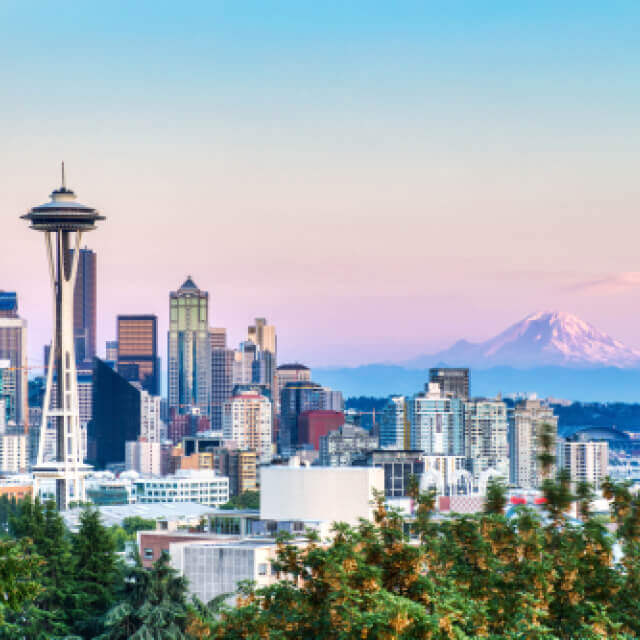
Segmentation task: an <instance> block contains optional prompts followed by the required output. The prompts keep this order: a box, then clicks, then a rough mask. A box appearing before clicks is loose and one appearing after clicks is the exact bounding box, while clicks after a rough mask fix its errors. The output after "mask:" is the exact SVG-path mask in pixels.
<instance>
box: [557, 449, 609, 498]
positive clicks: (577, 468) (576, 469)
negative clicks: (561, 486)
mask: <svg viewBox="0 0 640 640" xmlns="http://www.w3.org/2000/svg"><path fill="white" fill-rule="evenodd" d="M560 454H561V455H560V465H561V466H562V467H563V468H564V469H567V470H568V471H569V474H570V475H571V481H572V482H574V483H579V482H588V483H589V484H590V485H591V486H592V487H593V488H594V489H599V488H600V484H601V482H602V481H603V480H604V479H605V478H606V477H607V475H608V472H609V443H608V442H607V441H606V440H603V441H587V442H581V441H577V442H573V441H565V442H563V443H562V444H561V445H560Z"/></svg>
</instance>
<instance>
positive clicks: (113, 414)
mask: <svg viewBox="0 0 640 640" xmlns="http://www.w3.org/2000/svg"><path fill="white" fill-rule="evenodd" d="M94 363H95V364H94V371H93V418H92V419H91V422H89V427H88V433H87V440H88V443H87V459H88V460H89V461H90V462H91V463H92V464H93V465H94V466H96V467H97V468H98V469H104V468H105V467H106V466H107V465H109V464H122V463H124V462H125V459H126V451H125V443H126V442H127V441H134V440H137V439H138V436H139V435H140V416H141V407H140V396H141V394H140V390H139V389H138V388H136V387H135V386H133V385H132V384H131V383H130V382H128V381H127V380H125V379H124V378H123V377H122V376H121V375H120V374H119V373H117V372H116V371H114V370H113V369H112V368H111V367H110V366H109V365H108V364H106V363H105V362H104V361H102V360H100V359H99V358H95V359H94Z"/></svg>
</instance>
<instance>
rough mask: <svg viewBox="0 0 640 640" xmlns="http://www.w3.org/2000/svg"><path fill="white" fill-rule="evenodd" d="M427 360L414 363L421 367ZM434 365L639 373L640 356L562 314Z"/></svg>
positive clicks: (453, 351) (459, 348)
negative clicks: (629, 370)
mask: <svg viewBox="0 0 640 640" xmlns="http://www.w3.org/2000/svg"><path fill="white" fill-rule="evenodd" d="M426 360H427V358H426V357H422V358H419V359H416V360H414V361H412V362H411V366H419V365H420V363H421V362H422V361H426ZM428 360H429V362H431V363H433V362H441V363H446V364H449V365H458V366H470V367H481V368H485V367H493V366H511V367H521V368H522V367H526V368H529V367H541V366H550V365H554V366H567V367H594V366H597V367H622V368H632V367H633V368H635V367H640V351H639V350H636V349H632V348H630V347H627V346H626V345H624V344H623V343H622V342H620V341H618V340H614V339H613V338H611V337H610V336H608V335H607V334H605V333H603V332H602V331H599V330H598V329H596V328H595V327H594V326H593V325H591V324H589V323H588V322H585V321H584V320H581V319H580V318H578V317H576V316H574V315H572V314H570V313H565V312H560V311H541V312H538V313H533V314H531V315H529V316H527V317H526V318H525V319H524V320H522V321H520V322H518V323H517V324H514V325H513V326H511V327H509V328H508V329H507V330H506V331H503V332H502V333H501V334H499V335H497V336H495V337H494V338H491V339H490V340H487V341H486V342H480V343H472V342H468V341H466V340H460V341H459V342H456V343H455V344H454V345H453V346H452V347H451V348H449V349H447V350H445V351H441V352H440V353H437V354H434V355H432V356H429V357H428Z"/></svg>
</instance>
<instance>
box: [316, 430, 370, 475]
mask: <svg viewBox="0 0 640 640" xmlns="http://www.w3.org/2000/svg"><path fill="white" fill-rule="evenodd" d="M319 440H320V443H319V445H320V455H319V456H318V462H319V464H320V466H323V467H348V466H351V465H352V464H354V462H356V461H359V460H362V459H363V458H365V457H366V456H367V454H368V453H369V452H370V451H372V450H375V449H377V448H378V439H377V438H376V437H375V436H372V435H371V433H370V432H369V431H367V430H366V429H363V428H362V427H358V426H356V425H353V424H343V425H342V426H341V427H339V428H338V429H336V430H335V431H330V432H329V433H327V435H326V436H320V438H319Z"/></svg>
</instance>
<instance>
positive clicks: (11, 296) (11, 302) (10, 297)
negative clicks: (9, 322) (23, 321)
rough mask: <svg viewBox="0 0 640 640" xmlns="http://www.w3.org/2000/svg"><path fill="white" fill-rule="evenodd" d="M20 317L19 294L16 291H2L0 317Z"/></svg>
mask: <svg viewBox="0 0 640 640" xmlns="http://www.w3.org/2000/svg"><path fill="white" fill-rule="evenodd" d="M17 317H18V295H17V294H16V292H15V291H0V318H17Z"/></svg>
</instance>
